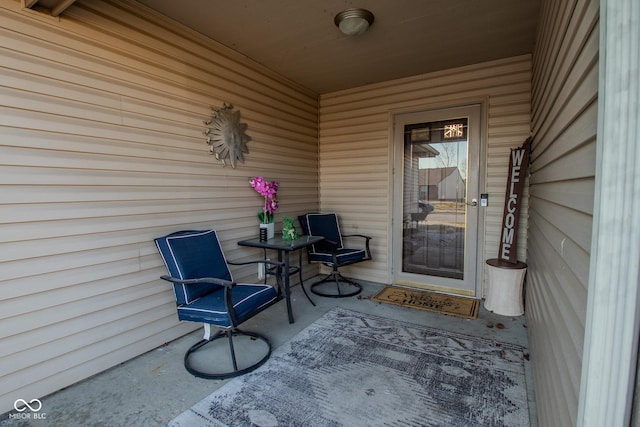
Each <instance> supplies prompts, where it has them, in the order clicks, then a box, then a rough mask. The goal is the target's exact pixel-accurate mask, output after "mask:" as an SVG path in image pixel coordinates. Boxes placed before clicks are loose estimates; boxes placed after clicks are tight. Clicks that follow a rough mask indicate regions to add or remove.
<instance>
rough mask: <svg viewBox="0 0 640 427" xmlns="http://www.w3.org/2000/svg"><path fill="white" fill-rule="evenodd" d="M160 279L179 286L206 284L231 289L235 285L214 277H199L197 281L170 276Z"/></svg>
mask: <svg viewBox="0 0 640 427" xmlns="http://www.w3.org/2000/svg"><path fill="white" fill-rule="evenodd" d="M160 278H161V279H162V280H166V281H167V282H171V283H177V284H180V285H195V284H198V283H206V284H213V285H220V286H224V287H225V288H233V287H234V286H235V285H236V282H230V281H229V280H224V279H218V278H215V277H200V278H197V279H186V280H183V279H178V278H175V277H171V276H166V275H165V276H160Z"/></svg>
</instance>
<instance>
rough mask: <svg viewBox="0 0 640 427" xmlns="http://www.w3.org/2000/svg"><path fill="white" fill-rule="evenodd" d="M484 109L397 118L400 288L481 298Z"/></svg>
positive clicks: (396, 250)
mask: <svg viewBox="0 0 640 427" xmlns="http://www.w3.org/2000/svg"><path fill="white" fill-rule="evenodd" d="M480 113H481V106H480V105H479V104H477V105H468V106H462V107H455V108H446V109H439V110H429V111H422V112H416V113H408V114H398V115H396V116H395V118H394V194H393V200H394V204H393V206H394V208H393V251H392V258H393V260H392V262H393V279H394V283H396V284H400V285H405V286H411V287H416V288H426V289H434V290H437V291H441V292H447V293H453V294H459V295H468V296H475V295H476V291H477V289H476V267H477V243H478V198H479V197H478V196H479V195H478V191H479V185H478V182H479V180H478V177H479V169H480V168H479V164H480V135H481V131H480V129H481V127H480V118H481V114H480Z"/></svg>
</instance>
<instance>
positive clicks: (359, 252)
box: [308, 248, 367, 266]
mask: <svg viewBox="0 0 640 427" xmlns="http://www.w3.org/2000/svg"><path fill="white" fill-rule="evenodd" d="M366 255H367V253H366V251H365V250H364V249H348V248H342V249H338V250H337V251H336V259H337V260H338V266H340V265H346V264H352V263H354V262H358V261H361V260H363V259H364V258H365V257H366ZM308 258H309V262H321V263H325V264H333V256H332V255H331V252H310V253H309V254H308Z"/></svg>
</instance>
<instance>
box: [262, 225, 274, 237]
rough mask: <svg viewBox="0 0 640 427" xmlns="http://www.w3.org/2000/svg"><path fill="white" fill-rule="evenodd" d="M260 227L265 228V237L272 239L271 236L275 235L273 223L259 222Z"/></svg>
mask: <svg viewBox="0 0 640 427" xmlns="http://www.w3.org/2000/svg"><path fill="white" fill-rule="evenodd" d="M260 228H264V229H266V230H267V239H273V237H274V236H275V235H276V228H275V223H273V222H270V223H268V224H263V223H261V224H260Z"/></svg>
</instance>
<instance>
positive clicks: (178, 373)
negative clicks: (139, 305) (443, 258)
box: [0, 279, 537, 427]
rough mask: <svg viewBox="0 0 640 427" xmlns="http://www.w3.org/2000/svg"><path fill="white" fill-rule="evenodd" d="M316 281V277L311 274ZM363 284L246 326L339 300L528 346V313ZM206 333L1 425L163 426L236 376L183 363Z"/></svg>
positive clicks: (282, 324) (279, 324)
mask: <svg viewBox="0 0 640 427" xmlns="http://www.w3.org/2000/svg"><path fill="white" fill-rule="evenodd" d="M311 281H313V279H312V280H311ZM361 283H362V285H363V292H362V293H361V294H360V295H358V296H355V297H349V298H341V299H336V298H323V297H319V296H316V295H312V298H313V300H314V301H315V303H316V305H317V306H316V307H313V306H312V305H311V304H309V301H307V299H306V298H305V296H304V294H303V293H302V289H301V288H300V287H299V286H296V287H294V288H293V289H292V305H293V312H294V315H295V323H294V324H289V323H288V320H287V311H286V306H285V303H284V301H280V302H279V303H278V304H276V305H275V306H273V307H271V308H269V309H268V310H266V311H263V312H262V313H260V314H259V315H258V316H256V317H254V318H253V319H251V320H249V321H248V322H246V323H244V324H243V326H242V329H244V330H249V331H255V332H259V333H261V334H264V335H265V336H267V337H268V338H269V340H270V341H271V345H272V348H273V349H275V348H277V347H279V346H280V345H282V344H283V343H285V342H286V341H288V340H289V339H291V338H292V337H293V336H294V335H296V334H297V333H298V332H299V331H300V330H302V329H304V328H305V327H307V326H308V325H309V324H311V323H313V322H314V321H315V320H316V319H318V318H319V317H320V316H322V315H323V314H325V313H326V312H327V311H329V310H330V309H331V308H333V307H336V306H339V307H342V308H345V309H349V310H355V311H359V312H362V313H371V314H375V315H378V316H383V317H387V318H391V319H396V320H401V321H405V322H410V323H415V324H420V325H425V326H429V327H433V328H439V329H444V330H449V331H455V332H458V333H463V334H468V335H472V336H479V337H484V338H488V339H492V340H496V341H500V342H507V343H513V344H518V345H521V346H524V347H525V348H528V339H527V329H526V325H525V318H524V316H518V317H508V316H499V315H496V314H493V313H491V312H488V311H486V310H485V309H484V308H481V309H480V314H479V315H478V318H477V319H476V320H468V319H462V318H458V317H453V316H445V315H441V314H436V313H431V312H427V311H423V310H416V309H411V308H405V307H398V306H394V305H390V304H382V303H378V302H374V301H371V300H370V298H371V297H372V296H373V295H375V294H376V293H377V292H378V291H380V290H381V289H382V287H383V285H381V284H377V283H367V282H361ZM201 338H202V332H201V328H200V329H198V330H197V331H195V332H192V333H190V334H188V335H185V336H184V337H182V338H179V339H177V340H175V341H172V342H170V343H168V344H166V345H164V346H162V347H159V348H156V349H154V350H152V351H150V352H148V353H145V354H143V355H141V356H139V357H137V358H135V359H132V360H129V361H127V362H125V363H122V364H120V365H118V366H116V367H114V368H111V369H109V370H107V371H105V372H103V373H100V374H98V375H95V376H93V377H91V378H89V379H87V380H84V381H82V382H79V383H77V384H74V385H72V386H70V387H67V388H65V389H63V390H60V391H58V392H56V393H54V394H52V395H49V396H46V397H44V398H42V399H41V401H42V409H41V410H40V412H39V413H40V414H41V416H42V415H43V416H44V417H45V418H44V419H38V420H34V419H29V420H25V419H23V420H20V419H15V418H12V419H10V418H9V414H3V415H2V416H0V426H2V427H5V426H7V427H9V426H10V427H26V426H41V427H44V426H47V427H49V426H61V427H83V426H92V427H94V426H109V427H119V426H123V427H124V426H126V427H135V426H144V427H150V426H163V425H165V424H166V423H168V422H169V421H171V420H172V419H173V418H174V417H176V416H177V415H178V414H180V413H181V412H183V411H185V410H186V409H188V408H190V407H191V406H192V405H194V404H195V403H196V402H198V401H200V400H202V399H203V398H205V397H206V396H208V395H209V394H211V393H212V392H213V391H214V390H216V389H217V388H219V387H220V386H222V385H223V384H225V383H226V382H227V381H229V380H204V379H200V378H195V377H193V376H191V375H190V374H189V373H188V372H187V371H186V370H185V369H184V366H183V364H182V363H183V356H184V353H185V352H186V350H187V349H188V348H189V347H190V346H191V345H192V344H194V343H195V342H196V341H199V340H200V339H201ZM530 365H531V363H530V361H529V360H525V374H526V380H527V393H528V396H529V409H530V413H531V414H532V415H531V426H532V427H536V426H537V422H536V417H535V399H534V393H533V379H532V373H531V366H530Z"/></svg>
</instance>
